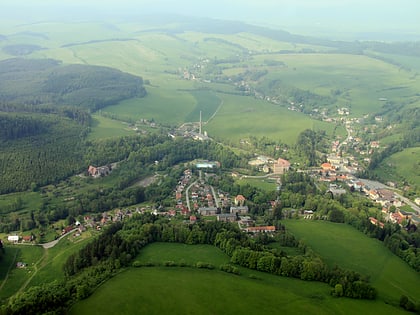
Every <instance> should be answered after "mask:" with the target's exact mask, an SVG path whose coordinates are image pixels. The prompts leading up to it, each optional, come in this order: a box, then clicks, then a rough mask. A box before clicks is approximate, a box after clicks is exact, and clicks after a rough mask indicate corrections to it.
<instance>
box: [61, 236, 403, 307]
mask: <svg viewBox="0 0 420 315" xmlns="http://www.w3.org/2000/svg"><path fill="white" fill-rule="evenodd" d="M195 246H196V245H183V244H152V245H149V246H147V247H146V248H145V249H144V250H145V251H146V253H145V254H144V256H146V257H153V258H154V259H162V260H173V261H176V260H178V259H185V260H186V261H194V260H195V261H197V260H200V259H201V260H202V261H203V260H206V259H208V258H210V259H211V257H212V256H215V257H219V256H220V252H219V250H218V249H216V248H214V247H212V246H206V247H201V246H200V247H199V250H198V251H203V252H201V254H199V256H198V257H195V254H197V250H196V249H195ZM171 247H172V249H171ZM167 251H169V253H168V252H167ZM204 251H207V253H204ZM142 255H143V253H141V254H140V256H139V258H140V259H141V257H142ZM225 257H226V256H225ZM203 258H204V259H203ZM218 259H219V258H216V260H218ZM224 259H226V258H224ZM216 260H213V261H216ZM241 272H242V274H241V275H239V276H238V275H232V274H227V273H223V272H221V271H219V270H217V269H214V270H203V269H196V268H189V267H184V268H181V267H142V268H129V269H128V270H126V271H124V272H122V273H120V274H118V275H117V276H115V277H114V278H112V279H110V280H109V281H107V282H106V283H105V284H103V285H102V286H101V287H99V288H98V289H97V290H96V291H95V292H94V294H93V295H92V296H91V297H89V298H88V299H86V300H83V301H81V302H78V303H76V304H75V305H74V306H73V308H72V309H71V310H70V312H69V314H90V313H91V312H92V309H94V310H95V312H97V313H101V314H115V313H118V314H134V313H138V314H169V313H171V314H263V313H273V314H279V313H285V314H338V313H339V314H360V313H363V314H379V313H381V314H404V312H402V311H401V310H399V309H397V308H395V307H393V306H391V305H387V304H385V303H383V302H382V301H358V300H351V299H345V298H341V299H337V298H333V297H331V296H330V294H329V292H330V289H331V288H330V287H329V286H328V285H326V284H323V283H317V282H309V281H308V282H306V281H301V280H297V279H291V278H284V277H278V276H273V275H269V274H264V273H261V272H257V271H253V270H252V271H251V270H246V269H243V268H242V269H241ZM103 301H109V302H108V303H103Z"/></svg>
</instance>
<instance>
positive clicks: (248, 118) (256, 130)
mask: <svg viewBox="0 0 420 315" xmlns="http://www.w3.org/2000/svg"><path fill="white" fill-rule="evenodd" d="M219 97H220V98H221V99H222V100H223V105H222V106H221V108H220V110H219V111H218V113H217V115H216V117H215V118H214V119H213V120H211V121H210V122H209V123H208V124H207V125H205V126H204V127H203V129H204V130H207V131H208V133H209V136H210V137H215V138H216V139H224V140H230V141H234V142H239V141H240V140H241V139H247V138H249V137H250V136H254V137H257V138H261V137H263V136H265V137H268V138H271V139H275V140H277V141H279V140H280V141H281V142H282V143H286V144H289V145H292V144H295V143H296V139H297V137H298V135H299V133H300V132H302V131H303V130H305V129H312V128H313V129H315V130H321V129H323V130H326V131H327V133H329V134H332V133H333V131H334V127H335V126H334V125H333V124H328V123H325V122H321V121H318V120H313V119H310V118H309V117H308V116H305V115H304V114H301V113H297V112H294V111H290V110H287V109H285V108H284V107H280V106H278V105H274V104H271V103H267V102H264V101H262V100H257V99H254V98H251V97H246V96H233V95H227V94H219Z"/></svg>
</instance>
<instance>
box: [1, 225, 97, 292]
mask: <svg viewBox="0 0 420 315" xmlns="http://www.w3.org/2000/svg"><path fill="white" fill-rule="evenodd" d="M92 236H93V234H92V232H90V231H88V232H85V233H83V234H82V235H81V236H79V237H74V236H73V235H69V236H67V237H65V238H64V239H62V240H61V241H60V242H59V243H58V244H57V245H56V246H54V247H52V248H49V249H44V248H43V247H41V246H35V245H8V246H6V248H5V252H6V254H5V256H4V258H3V261H2V264H1V265H0V299H5V298H8V297H10V296H12V295H13V294H15V293H17V292H21V291H23V290H25V289H26V288H29V287H31V286H34V285H41V284H43V283H47V282H52V281H54V280H64V272H63V265H64V262H65V261H66V260H67V258H68V257H69V256H70V255H71V254H73V253H74V252H76V251H77V250H79V249H80V248H81V247H82V246H83V245H85V244H86V243H87V242H88V241H89V240H90V239H91V237H92ZM17 262H22V263H25V264H26V267H24V268H16V263H17Z"/></svg>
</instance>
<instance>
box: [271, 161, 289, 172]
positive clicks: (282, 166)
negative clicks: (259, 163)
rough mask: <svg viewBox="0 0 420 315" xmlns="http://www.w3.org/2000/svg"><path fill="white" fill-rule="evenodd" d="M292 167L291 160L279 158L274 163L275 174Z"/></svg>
mask: <svg viewBox="0 0 420 315" xmlns="http://www.w3.org/2000/svg"><path fill="white" fill-rule="evenodd" d="M289 169H290V162H289V161H287V160H285V159H282V158H279V159H278V160H277V163H274V164H273V173H274V174H284V173H286V172H287V171H288V170H289Z"/></svg>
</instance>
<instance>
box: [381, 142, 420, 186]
mask: <svg viewBox="0 0 420 315" xmlns="http://www.w3.org/2000/svg"><path fill="white" fill-rule="evenodd" d="M416 157H417V158H416ZM419 157H420V147H416V148H407V149H405V150H403V151H401V152H397V153H395V154H393V155H391V156H390V157H388V158H386V159H385V160H384V161H383V162H382V163H381V164H380V165H379V168H377V169H376V170H375V173H376V174H378V175H379V176H380V177H381V178H384V179H385V180H390V181H396V182H399V183H402V182H405V181H406V182H408V183H410V184H412V185H416V186H420V162H419Z"/></svg>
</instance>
